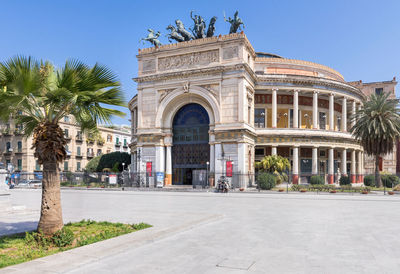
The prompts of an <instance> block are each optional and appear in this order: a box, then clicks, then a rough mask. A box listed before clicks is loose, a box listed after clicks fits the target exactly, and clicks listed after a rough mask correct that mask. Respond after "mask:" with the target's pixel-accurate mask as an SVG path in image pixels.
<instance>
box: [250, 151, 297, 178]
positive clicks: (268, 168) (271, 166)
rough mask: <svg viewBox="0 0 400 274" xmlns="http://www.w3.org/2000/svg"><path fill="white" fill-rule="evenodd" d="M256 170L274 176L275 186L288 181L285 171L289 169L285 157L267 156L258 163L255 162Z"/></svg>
mask: <svg viewBox="0 0 400 274" xmlns="http://www.w3.org/2000/svg"><path fill="white" fill-rule="evenodd" d="M256 168H258V169H259V170H260V171H263V172H268V173H271V174H274V175H275V176H276V177H277V184H280V183H282V182H284V181H287V180H288V176H287V174H286V171H288V170H289V169H290V162H289V160H288V159H287V158H285V157H282V156H279V155H269V156H265V157H264V158H263V159H262V160H261V161H260V162H257V163H256Z"/></svg>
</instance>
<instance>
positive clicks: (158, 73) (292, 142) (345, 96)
mask: <svg viewBox="0 0 400 274" xmlns="http://www.w3.org/2000/svg"><path fill="white" fill-rule="evenodd" d="M137 59H138V67H139V69H138V76H137V77H136V78H135V79H134V80H135V81H136V82H137V95H136V96H134V97H133V98H132V100H131V101H130V103H129V108H130V110H131V115H132V144H131V153H132V162H133V165H132V168H133V171H134V172H154V173H157V174H158V175H159V176H158V177H159V178H162V180H163V182H164V185H166V186H168V185H182V184H193V183H194V180H196V178H198V177H199V174H200V175H201V174H203V173H204V172H207V174H209V175H210V174H211V176H214V177H215V181H217V180H218V178H219V177H220V176H222V175H223V174H227V175H232V176H235V174H236V175H237V174H239V175H244V177H243V178H246V179H242V180H241V186H242V187H246V186H248V185H249V184H250V183H251V182H252V180H253V176H251V174H254V172H255V166H254V163H255V161H259V160H260V159H261V158H262V157H264V156H265V155H271V154H272V155H273V154H278V155H281V156H284V157H287V158H288V159H290V163H291V182H293V183H302V182H305V181H306V180H307V179H308V178H309V177H310V176H311V175H313V174H319V175H322V176H325V178H326V182H327V183H334V182H337V180H338V177H340V176H343V175H348V176H350V177H351V181H352V183H360V182H362V181H363V174H364V161H363V159H364V152H363V148H362V147H361V146H360V144H359V143H358V142H357V141H356V140H355V139H354V138H353V137H352V135H351V134H350V133H349V129H350V127H351V124H352V123H353V122H354V121H351V120H350V119H349V117H350V115H351V114H352V113H354V112H355V111H356V110H357V109H358V108H360V107H361V102H362V100H363V99H364V98H365V95H364V94H363V93H362V91H361V90H360V88H357V87H356V86H354V85H351V84H350V83H347V82H346V81H345V80H344V78H343V76H342V75H341V74H340V73H339V72H337V71H335V70H334V69H332V68H329V67H327V66H324V65H320V64H316V63H313V62H308V61H301V60H295V59H287V58H284V57H281V56H277V55H274V54H269V53H263V52H257V51H255V50H254V49H253V47H252V45H251V44H250V42H249V41H248V39H247V38H246V36H245V35H244V34H243V33H236V34H229V35H224V36H219V37H211V38H205V39H197V40H192V41H188V42H181V43H176V44H169V45H163V46H160V47H158V48H155V47H153V48H146V49H141V50H139V53H138V55H137ZM246 175H248V176H246ZM200 177H201V176H200ZM229 177H230V176H229Z"/></svg>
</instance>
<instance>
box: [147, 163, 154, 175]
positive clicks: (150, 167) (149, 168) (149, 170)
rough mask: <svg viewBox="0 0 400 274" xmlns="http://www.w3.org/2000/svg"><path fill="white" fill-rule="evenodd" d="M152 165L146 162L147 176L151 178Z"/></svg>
mask: <svg viewBox="0 0 400 274" xmlns="http://www.w3.org/2000/svg"><path fill="white" fill-rule="evenodd" d="M152 169H153V167H152V163H151V162H146V172H147V176H151V173H152Z"/></svg>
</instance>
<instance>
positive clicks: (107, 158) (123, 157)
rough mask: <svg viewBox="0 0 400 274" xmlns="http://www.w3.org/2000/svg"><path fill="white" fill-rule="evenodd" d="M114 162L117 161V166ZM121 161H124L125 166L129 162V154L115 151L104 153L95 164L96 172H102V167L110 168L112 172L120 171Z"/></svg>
mask: <svg viewBox="0 0 400 274" xmlns="http://www.w3.org/2000/svg"><path fill="white" fill-rule="evenodd" d="M116 163H118V165H117V166H116ZM122 163H125V168H127V167H128V165H130V164H131V156H130V155H129V154H128V153H126V152H119V151H116V152H111V153H107V154H104V155H102V156H101V158H100V161H99V164H98V165H97V172H102V171H103V170H104V169H110V170H112V171H113V172H118V171H122ZM114 170H116V171H114Z"/></svg>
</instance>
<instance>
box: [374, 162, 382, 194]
mask: <svg viewBox="0 0 400 274" xmlns="http://www.w3.org/2000/svg"><path fill="white" fill-rule="evenodd" d="M375 186H376V187H382V182H381V174H380V173H379V155H378V154H377V155H375Z"/></svg>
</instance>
